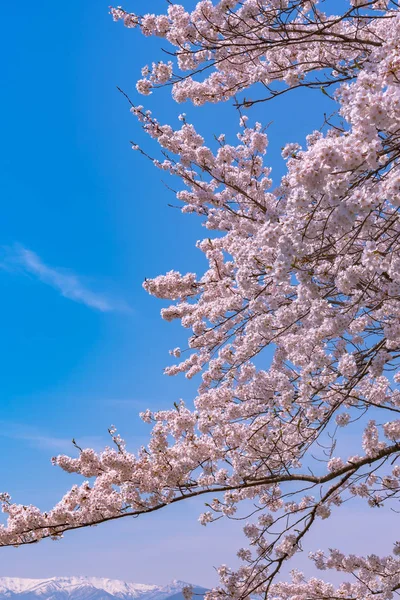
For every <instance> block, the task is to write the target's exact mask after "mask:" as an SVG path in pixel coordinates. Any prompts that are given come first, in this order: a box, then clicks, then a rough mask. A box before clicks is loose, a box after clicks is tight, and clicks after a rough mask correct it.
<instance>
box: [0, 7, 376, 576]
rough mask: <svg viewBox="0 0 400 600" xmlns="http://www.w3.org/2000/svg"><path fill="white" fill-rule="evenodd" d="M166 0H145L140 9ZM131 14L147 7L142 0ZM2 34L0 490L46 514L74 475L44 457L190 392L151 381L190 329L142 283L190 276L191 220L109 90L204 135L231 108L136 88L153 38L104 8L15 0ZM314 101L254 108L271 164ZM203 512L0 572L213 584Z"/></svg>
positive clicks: (194, 260)
mask: <svg viewBox="0 0 400 600" xmlns="http://www.w3.org/2000/svg"><path fill="white" fill-rule="evenodd" d="M165 6H166V2H163V1H161V0H153V1H152V3H151V10H154V11H157V10H160V11H161V10H163V9H164V7H165ZM125 7H126V8H127V9H129V8H132V10H135V11H137V12H145V11H146V9H147V10H149V5H148V3H147V2H145V1H144V0H142V1H137V2H129V1H128V2H127V4H126V5H125ZM0 27H1V37H0V39H1V42H0V44H3V48H2V56H3V63H2V81H1V87H2V93H1V96H0V104H1V112H0V114H1V128H2V144H1V147H0V174H1V197H2V210H1V220H0V267H1V268H0V303H1V309H0V330H1V332H2V344H1V346H0V390H1V401H2V411H1V416H0V421H1V423H0V425H1V427H0V456H1V460H0V488H1V490H6V491H8V492H10V493H11V494H12V496H13V498H14V499H15V500H16V501H18V502H23V503H29V502H32V503H35V504H38V505H39V506H40V507H41V508H43V509H44V508H49V507H50V506H51V505H52V503H53V502H55V501H57V500H58V499H59V497H60V495H61V494H62V493H63V491H65V490H66V489H67V487H69V486H70V485H71V484H72V483H73V477H72V476H68V475H66V474H64V473H61V472H58V470H57V469H55V468H53V467H52V466H51V464H50V460H49V459H50V457H51V456H52V455H54V454H57V453H59V452H69V451H70V450H72V451H73V449H72V447H71V443H70V440H71V439H72V438H73V437H74V438H76V439H77V440H78V441H79V443H80V444H81V445H94V446H95V447H96V448H101V447H102V446H103V445H105V444H106V443H107V436H106V432H107V428H108V427H109V425H110V424H115V425H116V426H117V427H118V428H119V430H120V432H121V434H122V435H123V436H125V437H126V438H127V439H128V440H130V442H131V446H132V447H135V446H138V445H140V444H142V443H144V441H145V439H146V435H147V427H146V426H144V425H143V424H142V423H141V422H140V420H139V419H138V417H136V414H137V413H138V412H139V411H140V410H143V409H145V408H146V407H151V408H160V407H165V406H167V405H168V404H172V402H173V401H174V400H177V399H178V398H181V397H182V398H184V399H185V400H188V401H190V398H191V397H193V394H194V390H195V388H196V385H197V382H196V381H195V382H190V383H189V382H187V381H186V380H185V379H184V378H179V379H175V378H173V379H171V378H167V377H166V376H163V374H162V370H163V367H164V366H165V365H166V364H168V363H169V358H170V357H169V356H168V350H169V349H170V348H173V347H175V346H176V345H181V344H182V345H184V340H185V332H181V331H180V329H179V327H178V326H175V325H171V324H166V323H163V322H162V321H161V319H160V317H159V311H160V308H161V303H160V302H159V301H158V300H155V299H152V298H151V297H149V296H147V294H146V293H145V292H144V291H143V290H142V287H141V284H142V281H143V279H144V278H145V277H152V276H155V275H157V274H159V273H162V272H165V271H167V270H170V269H172V268H173V269H178V270H181V271H182V272H184V271H186V270H191V271H193V270H194V271H198V272H201V269H202V267H203V263H202V259H201V256H200V253H199V252H198V251H197V250H196V249H195V248H194V244H195V241H196V240H197V239H199V238H200V237H201V236H202V234H203V231H202V228H201V224H200V223H198V222H197V220H196V218H195V217H194V218H191V217H188V216H182V215H181V214H180V212H179V211H178V210H174V209H171V208H169V207H168V203H170V202H172V203H173V202H174V197H173V196H172V194H171V193H170V192H168V191H167V189H166V188H165V187H164V185H163V183H162V181H161V175H160V173H158V172H157V171H155V170H154V168H153V167H152V166H151V165H150V164H149V163H147V162H146V161H145V160H144V159H143V158H141V157H140V156H139V155H138V154H137V153H134V152H132V151H131V149H130V144H129V140H131V139H133V140H135V141H137V142H139V143H143V144H144V145H145V146H146V147H147V148H149V149H150V150H151V151H153V150H154V148H153V147H152V145H151V142H150V140H147V139H146V138H145V137H144V136H143V134H142V133H141V131H140V129H139V128H138V126H137V124H136V122H135V120H134V118H133V117H132V116H131V115H130V113H129V110H128V108H129V107H128V105H127V103H126V101H125V100H124V98H123V97H122V96H121V95H120V94H119V93H118V92H117V91H116V85H119V86H120V87H122V88H123V89H124V90H126V92H128V93H129V94H131V95H132V97H133V98H134V99H136V100H138V101H140V102H141V103H146V106H148V107H149V108H151V109H152V110H154V114H155V115H156V116H157V117H158V118H159V119H160V120H165V121H166V122H170V123H172V124H175V123H177V119H176V117H177V115H178V114H179V113H180V112H182V111H185V112H186V113H187V114H188V116H189V119H190V118H192V116H193V120H194V122H195V124H196V125H197V126H198V127H199V130H200V132H201V133H203V134H205V135H208V136H210V139H211V138H212V134H214V133H216V134H219V133H221V132H223V131H224V132H228V134H231V135H232V136H233V135H234V133H235V131H236V124H237V115H236V113H235V110H234V109H233V108H232V107H231V106H230V105H224V106H217V107H215V106H213V107H211V108H210V107H206V108H202V109H195V110H193V109H192V108H191V107H190V106H184V107H179V106H176V105H174V103H173V102H172V100H171V99H170V96H169V92H168V91H161V92H159V93H157V94H155V95H154V97H151V98H149V99H142V98H137V97H136V93H135V82H136V79H137V78H139V76H140V68H141V67H142V66H143V65H144V64H146V63H147V62H151V60H153V59H156V60H157V59H158V58H159V57H160V54H159V53H158V51H157V48H158V47H159V44H158V43H157V42H156V41H153V40H148V39H144V38H142V37H140V36H139V35H138V34H137V33H136V32H133V31H130V30H126V29H124V28H123V27H122V25H121V24H115V23H113V22H112V19H111V17H110V16H109V14H108V3H107V2H105V1H104V2H102V1H101V0H100V1H99V0H69V1H68V2H64V3H62V2H54V1H52V2H50V0H42V2H39V3H33V2H31V1H30V0H29V1H28V0H20V2H14V3H8V4H7V6H6V7H5V9H4V10H3V12H2V19H1V24H0ZM321 103H322V104H323V103H327V106H326V109H327V110H329V108H330V107H329V106H328V101H327V100H326V98H325V97H323V96H322V94H321V95H318V93H317V95H314V96H312V95H311V94H307V92H306V93H305V94H303V95H299V94H297V95H296V96H287V97H283V98H282V99H281V100H280V101H279V103H275V104H270V103H269V104H268V105H261V106H259V107H258V108H257V109H256V110H253V111H252V112H251V113H250V116H251V117H253V116H254V118H258V119H261V120H262V121H263V122H264V123H267V122H269V121H273V124H272V125H271V127H270V137H271V145H270V155H271V164H272V166H273V167H274V173H275V175H276V174H279V173H281V172H282V163H281V161H280V158H279V148H280V147H281V146H282V145H283V144H284V143H285V142H286V141H298V140H300V141H302V140H303V139H304V135H305V134H306V133H307V132H309V131H310V130H312V129H313V128H314V127H319V126H320V125H321V118H320V116H317V117H316V110H315V109H316V106H317V105H318V106H319V111H318V115H321V114H322V112H323V110H321ZM277 157H278V158H277ZM207 235H208V234H207ZM199 510H200V507H199V505H198V504H192V505H189V506H187V507H185V508H179V507H178V508H175V509H170V510H169V511H165V512H164V513H160V514H158V515H156V516H155V517H153V518H152V519H142V520H140V521H139V520H137V521H135V522H132V521H130V522H128V521H125V522H119V523H115V524H113V523H111V524H108V525H107V526H104V527H101V528H94V529H91V530H88V531H86V532H85V531H83V532H78V533H73V534H70V535H68V536H67V537H66V539H65V540H64V541H62V542H57V543H55V542H51V541H47V542H44V543H42V544H40V545H38V546H35V547H29V548H21V549H18V550H15V549H3V550H0V576H7V575H8V576H20V577H24V576H25V577H49V576H53V575H72V574H75V575H85V574H86V575H93V576H103V577H115V578H121V579H125V580H129V581H139V582H148V583H164V582H167V581H169V580H171V579H172V578H179V579H184V580H189V581H193V582H197V583H200V584H204V585H210V584H212V583H214V582H215V575H214V572H213V569H212V566H213V565H214V566H216V565H218V564H220V563H221V562H229V561H230V560H232V557H233V548H234V547H235V545H236V544H238V539H239V538H240V535H239V533H238V528H236V529H233V530H232V529H231V528H230V527H227V526H226V525H224V524H220V523H218V524H217V525H216V526H214V527H213V528H212V530H211V528H208V529H205V528H203V527H201V526H200V525H198V524H197V522H196V518H197V514H198V512H199ZM382 518H383V519H384V518H385V517H382ZM350 521H351V522H352V523H353V527H357V526H356V525H354V519H353V518H350V515H349V523H350ZM362 531H363V530H362V527H361V525H360V527H359V533H358V535H362ZM319 535H321V536H323V530H321V533H320V534H319ZM207 540H212V543H211V545H208V544H207Z"/></svg>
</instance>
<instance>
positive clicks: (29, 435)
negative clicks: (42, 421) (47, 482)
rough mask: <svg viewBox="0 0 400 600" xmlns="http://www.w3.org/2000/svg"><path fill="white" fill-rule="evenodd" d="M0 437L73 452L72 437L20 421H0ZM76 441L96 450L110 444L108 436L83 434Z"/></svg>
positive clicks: (55, 450)
mask: <svg viewBox="0 0 400 600" xmlns="http://www.w3.org/2000/svg"><path fill="white" fill-rule="evenodd" d="M0 437H5V438H8V439H11V440H20V441H21V442H25V443H27V444H28V445H29V446H31V447H33V448H38V449H40V450H49V451H51V452H61V453H66V454H71V453H72V454H73V453H74V452H75V448H74V445H73V442H72V437H71V438H67V437H58V436H56V435H51V434H49V433H47V432H46V431H42V430H40V429H39V428H38V427H35V426H30V425H25V424H22V423H15V422H7V421H0ZM76 442H77V444H78V445H79V446H80V447H81V448H94V449H95V450H96V451H100V450H103V449H104V447H105V446H107V445H111V440H110V438H109V437H106V436H104V437H100V436H84V437H80V438H77V440H76Z"/></svg>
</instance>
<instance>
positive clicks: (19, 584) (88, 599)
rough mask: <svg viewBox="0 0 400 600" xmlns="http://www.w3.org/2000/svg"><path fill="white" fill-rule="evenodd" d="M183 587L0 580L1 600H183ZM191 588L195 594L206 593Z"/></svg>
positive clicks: (88, 579) (77, 580)
mask: <svg viewBox="0 0 400 600" xmlns="http://www.w3.org/2000/svg"><path fill="white" fill-rule="evenodd" d="M186 585H190V584H188V583H185V582H184V581H176V580H175V581H172V582H171V583H169V584H168V585H166V586H158V585H146V584H143V583H126V582H125V581H119V580H118V579H102V578H98V577H51V578H50V579H22V578H18V577H0V600H183V595H182V588H183V587H184V586H186ZM192 587H193V588H194V591H195V592H196V593H198V594H199V593H200V594H202V593H204V592H205V591H206V589H205V588H202V587H199V586H197V585H196V586H194V585H193V586H192Z"/></svg>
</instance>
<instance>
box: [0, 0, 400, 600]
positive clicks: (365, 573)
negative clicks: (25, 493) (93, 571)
mask: <svg viewBox="0 0 400 600" xmlns="http://www.w3.org/2000/svg"><path fill="white" fill-rule="evenodd" d="M335 4H336V3H333V2H329V1H326V2H324V1H323V0H322V1H321V2H319V3H318V2H316V1H315V2H314V1H312V0H242V1H241V2H237V1H236V0H221V1H220V2H212V1H211V0H201V1H200V2H199V3H198V4H197V6H196V7H195V8H194V10H193V11H192V12H190V11H188V10H186V9H185V7H184V6H181V5H178V4H175V3H173V2H170V3H169V7H168V11H167V13H166V14H162V15H158V16H157V15H153V14H147V15H144V16H140V15H136V14H133V13H129V12H126V11H125V10H124V9H122V8H114V9H112V10H111V12H112V16H113V18H114V19H115V20H116V21H118V20H122V21H123V23H124V25H125V26H126V27H129V28H133V29H137V30H139V31H140V32H141V33H142V34H144V35H145V36H159V37H161V38H164V39H165V40H166V41H167V42H168V43H169V44H170V48H172V50H171V52H170V60H169V61H168V62H154V63H153V64H152V66H150V67H144V69H143V72H142V79H141V80H140V81H138V83H137V89H138V91H139V92H140V93H142V94H145V95H147V94H150V93H153V92H154V93H156V90H157V88H158V87H160V86H170V87H171V89H172V95H173V97H174V99H175V100H176V101H177V102H185V101H190V102H192V103H193V104H194V105H202V104H204V103H216V102H223V101H227V100H230V101H231V102H232V101H233V102H234V103H235V104H236V106H237V108H238V111H237V114H238V117H239V118H240V130H239V133H238V135H237V143H236V145H231V144H229V143H228V141H227V140H226V139H225V136H224V135H221V136H220V137H219V138H218V139H217V145H216V146H215V147H213V146H211V147H210V146H207V145H206V143H205V140H204V139H203V137H202V136H201V135H200V133H198V132H197V131H196V129H195V128H194V126H193V125H191V124H190V123H189V122H187V120H186V117H185V116H184V115H181V117H180V118H181V126H180V128H179V129H177V130H176V129H173V128H172V127H171V126H170V125H167V124H162V123H160V122H158V121H157V119H156V117H154V116H153V115H152V114H151V113H150V112H149V111H146V109H145V108H144V107H142V106H136V105H133V104H132V103H131V104H132V105H131V111H132V113H133V115H134V116H135V117H136V118H137V119H138V121H139V122H140V124H141V126H142V127H143V128H144V130H145V131H146V132H147V133H148V134H149V136H150V138H152V139H153V140H154V142H155V144H158V145H159V147H160V150H161V152H162V154H161V155H160V156H162V158H161V159H160V160H158V159H153V158H151V156H150V155H149V154H147V152H145V151H144V150H142V149H141V148H138V147H137V146H135V147H134V148H135V149H136V150H139V151H140V152H142V153H143V154H146V156H147V157H148V158H149V159H150V160H153V162H154V164H155V166H156V167H157V168H159V169H161V170H163V171H166V172H168V173H170V174H171V175H174V176H176V177H177V178H178V180H180V181H181V183H182V185H181V187H180V190H179V191H178V193H177V197H178V199H179V200H180V202H181V203H182V211H183V212H184V213H195V214H196V215H198V217H199V218H200V219H201V220H202V222H203V223H204V225H205V227H206V228H207V229H208V230H209V231H208V232H207V236H206V237H205V238H204V239H203V240H201V241H199V242H198V248H199V249H200V250H201V252H203V254H204V256H205V258H206V260H207V264H208V268H207V270H206V271H205V272H204V273H203V274H202V275H196V274H195V273H187V274H185V275H182V274H180V273H178V272H176V271H170V272H169V273H167V274H166V275H162V276H158V277H156V278H155V279H151V280H146V281H145V283H144V287H145V289H146V290H147V291H148V292H149V293H150V294H152V295H154V296H157V297H158V298H162V299H167V300H170V301H172V304H171V306H169V307H168V308H164V309H163V310H162V317H163V318H164V319H166V320H167V321H172V320H173V319H179V320H180V321H181V323H182V325H183V326H184V327H185V328H188V329H190V330H191V334H190V337H189V340H188V348H187V349H185V350H180V349H179V348H175V349H174V350H172V351H171V354H172V355H173V356H174V357H175V358H176V359H177V360H176V362H175V364H173V365H172V366H169V367H168V368H167V369H166V373H167V374H168V375H175V374H177V373H185V374H186V377H188V378H191V377H193V376H195V375H196V374H201V383H200V385H199V389H198V394H197V396H196V398H195V399H194V406H193V407H188V406H185V404H184V403H183V402H180V403H176V404H175V406H174V407H172V408H171V410H165V411H159V412H155V413H154V412H152V411H151V410H147V411H145V412H144V413H142V414H141V418H142V419H143V420H144V421H145V422H146V423H149V424H151V426H152V429H151V439H150V442H149V444H148V446H147V447H144V448H142V449H141V450H140V451H139V452H138V453H135V454H134V453H131V452H129V451H128V450H127V449H126V447H125V444H124V441H123V440H122V439H121V438H120V436H119V435H118V433H117V432H116V430H115V429H114V428H112V429H111V430H110V434H111V437H112V440H113V442H114V444H113V445H112V447H110V448H106V449H105V450H104V451H103V452H100V453H98V452H95V451H94V450H92V449H79V455H78V457H77V458H71V457H67V456H58V457H56V458H54V459H53V461H54V463H55V464H56V465H58V466H59V467H61V468H62V469H63V470H64V471H67V472H68V473H76V474H79V475H81V476H83V477H84V478H86V481H84V482H83V483H81V484H80V485H74V486H73V487H72V488H71V489H70V490H69V491H68V492H67V493H66V494H65V496H64V497H63V498H62V499H61V500H60V502H59V503H58V504H57V505H56V506H55V507H54V508H52V509H51V510H49V511H48V512H41V511H40V510H39V509H38V508H36V507H34V506H22V505H17V504H13V503H12V501H11V498H10V497H9V496H8V494H3V495H2V502H3V510H4V511H5V513H7V516H8V521H7V524H5V525H4V526H1V528H0V544H1V545H3V546H8V545H20V544H31V543H34V542H37V541H38V540H40V539H42V538H47V537H53V538H58V537H61V536H62V534H63V533H64V532H66V531H69V530H73V529H78V528H82V527H87V526H90V525H94V524H99V523H102V522H105V521H109V520H113V519H120V518H125V517H129V516H139V515H142V514H145V513H150V512H153V511H156V510H160V509H162V508H165V507H168V505H170V504H174V503H177V502H182V501H184V500H189V499H190V498H193V497H200V496H204V497H205V501H206V502H207V511H206V512H205V513H204V514H202V515H201V516H200V523H201V524H203V525H208V524H209V523H212V522H213V521H215V520H216V519H220V518H227V519H237V518H245V523H246V524H245V526H244V534H245V537H246V538H247V545H246V547H243V548H241V549H239V550H238V556H239V558H240V560H241V562H240V566H239V567H238V568H237V569H236V570H233V569H230V568H228V567H226V566H221V567H220V568H219V576H220V580H221V584H220V586H219V587H217V588H216V589H214V590H212V591H210V592H209V593H208V594H207V598H208V600H217V599H218V598H227V599H228V598H230V599H235V600H242V599H245V598H248V597H249V596H252V595H255V594H257V595H261V596H264V597H265V598H274V599H279V600H328V599H329V600H335V599H339V598H340V599H347V600H353V599H354V600H361V599H362V600H371V599H372V598H377V599H379V600H390V599H391V598H393V596H394V594H395V593H396V591H397V590H400V558H399V556H400V541H398V539H396V534H395V533H394V532H393V536H394V537H393V538H392V532H388V534H387V543H388V549H387V554H386V555H385V556H377V555H375V554H373V555H368V556H355V555H350V556H348V555H346V554H345V552H344V550H343V549H331V550H329V551H328V552H327V553H324V552H322V551H318V550H316V551H315V552H313V553H312V554H311V555H310V558H311V560H312V561H314V563H315V566H316V568H317V569H319V570H324V571H325V570H327V569H331V570H333V571H336V572H338V573H339V574H340V576H341V580H342V583H338V584H336V585H333V584H332V583H329V581H326V580H325V579H318V578H316V577H313V578H311V579H307V578H306V577H305V576H304V575H303V574H302V573H301V572H299V571H298V570H296V557H298V554H299V552H301V551H302V546H303V543H304V541H305V540H306V539H307V536H308V534H309V532H310V531H311V530H313V529H314V528H318V524H319V522H320V520H321V519H328V518H335V519H338V520H339V521H338V522H339V523H340V514H341V510H342V505H343V504H344V503H345V502H351V501H353V502H354V501H356V502H357V501H358V502H365V503H366V504H367V506H369V507H370V508H371V511H370V512H371V517H370V519H373V518H374V514H376V509H377V507H379V506H384V505H385V506H388V507H393V508H396V506H398V505H397V502H398V500H399V497H400V463H399V462H398V460H397V459H398V458H399V456H400V419H399V412H400V389H399V383H400V370H399V359H400V221H399V207H400V169H399V156H400V85H399V84H400V11H399V5H398V4H397V3H396V2H393V1H389V0H388V1H386V0H383V1H382V0H351V1H350V2H348V1H343V2H338V4H340V6H341V7H344V8H343V10H341V12H340V14H335V13H334V10H337V7H336V8H335ZM250 87H252V88H253V89H252V92H251V94H252V97H255V98H256V99H255V100H246V98H245V96H244V92H245V91H246V90H247V88H250ZM301 87H307V88H310V89H316V93H319V94H321V90H322V91H323V93H325V94H328V95H330V96H331V98H333V99H334V100H335V102H336V103H337V114H336V116H332V117H331V118H325V120H324V118H323V115H321V120H322V121H323V120H324V127H323V128H322V129H321V130H320V131H313V132H311V133H310V135H309V136H308V137H307V143H306V145H305V147H301V146H300V145H298V144H296V143H289V144H288V145H287V146H286V147H285V148H284V149H283V153H282V155H283V157H284V158H285V159H286V162H287V172H286V174H285V175H284V176H283V178H282V180H281V181H280V182H275V183H274V184H273V183H272V180H271V169H270V168H269V166H268V162H267V158H266V150H267V146H268V137H267V133H266V129H265V127H264V126H263V124H262V123H252V122H251V110H250V111H248V112H247V111H246V114H244V112H245V111H244V109H249V108H251V106H253V105H254V104H255V103H263V102H269V101H274V98H276V96H280V95H282V94H286V93H291V91H292V90H294V89H295V88H301ZM278 101H279V100H278ZM213 232H215V233H214V234H213ZM346 432H350V433H352V435H353V436H356V439H358V454H355V455H352V456H348V455H347V454H346V452H345V451H340V452H339V451H338V449H339V447H340V446H341V440H342V438H343V436H344V435H345V434H346ZM357 436H358V437H357ZM374 511H375V512H374ZM396 517H397V513H396V512H395V511H394V512H393V519H395V518H396ZM246 519H247V520H246ZM397 537H398V538H399V536H398V535H397ZM287 564H289V565H290V566H291V568H293V571H292V576H291V579H290V580H289V581H285V580H284V579H285V578H284V577H282V575H281V571H282V568H283V567H285V568H286V565H287ZM328 580H329V577H328ZM185 593H186V592H185Z"/></svg>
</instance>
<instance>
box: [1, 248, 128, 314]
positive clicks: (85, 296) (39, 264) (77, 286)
mask: <svg viewBox="0 0 400 600" xmlns="http://www.w3.org/2000/svg"><path fill="white" fill-rule="evenodd" d="M3 267H4V268H6V269H8V270H12V271H16V270H21V269H22V270H23V271H24V272H25V273H29V274H30V275H33V276H35V277H36V278H37V279H39V281H41V282H42V283H44V284H46V285H49V286H51V287H52V288H54V289H56V290H57V291H58V292H59V293H60V294H61V295H62V296H64V298H68V299H69V300H73V301H74V302H79V303H81V304H85V305H86V306H88V307H89V308H94V309H95V310H99V311H101V312H110V311H114V310H119V309H121V308H122V306H121V305H118V304H117V303H116V302H113V301H112V300H111V299H110V298H107V297H106V296H105V295H103V294H100V293H97V292H93V291H92V290H90V289H89V288H88V287H87V286H86V285H85V284H84V283H83V281H82V278H80V277H79V276H78V275H76V274H74V273H72V272H70V271H66V270H65V269H61V268H59V267H51V266H49V265H46V264H45V263H44V262H43V261H42V260H41V258H40V257H39V256H38V255H37V254H36V253H35V252H32V250H29V249H28V248H25V247H24V246H21V245H19V244H18V245H17V244H16V245H14V246H12V247H10V248H6V256H5V260H4V262H3Z"/></svg>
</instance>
